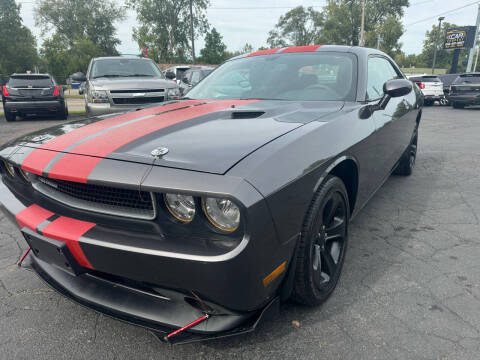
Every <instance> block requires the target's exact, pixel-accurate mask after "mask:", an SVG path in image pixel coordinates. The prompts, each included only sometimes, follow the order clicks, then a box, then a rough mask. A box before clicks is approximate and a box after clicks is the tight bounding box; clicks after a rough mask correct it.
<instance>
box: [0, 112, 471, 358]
mask: <svg viewBox="0 0 480 360" xmlns="http://www.w3.org/2000/svg"><path fill="white" fill-rule="evenodd" d="M53 123H57V122H54V121H20V122H16V123H12V124H7V123H6V122H5V121H4V120H3V119H0V142H2V143H3V142H5V141H7V140H9V139H11V138H12V137H14V136H19V135H21V134H23V133H27V132H30V131H33V130H34V129H39V128H42V127H46V126H50V125H52V124H53ZM479 168H480V108H476V109H473V108H472V109H465V110H454V109H452V108H451V107H439V106H435V107H429V108H425V110H424V114H423V119H422V123H421V127H420V137H419V153H418V158H417V165H416V168H415V170H414V174H413V175H412V176H411V177H393V176H392V177H391V178H390V179H389V180H388V181H387V183H386V184H385V185H384V186H383V187H382V188H381V189H380V190H379V192H378V193H377V194H376V195H375V196H374V197H373V198H372V200H371V201H370V203H369V204H368V205H367V206H366V207H365V208H364V209H363V211H362V212H361V213H360V214H359V216H358V217H357V218H356V219H355V220H354V221H353V223H352V225H351V228H350V244H349V249H348V254H347V260H346V263H345V267H344V270H343V275H342V279H341V281H340V284H339V287H338V288H337V289H336V291H335V292H334V294H333V296H332V297H331V298H330V299H329V301H327V302H326V303H325V304H324V305H322V306H321V307H317V308H307V307H303V306H300V305H297V304H294V303H286V304H284V305H282V310H281V313H280V314H279V315H278V316H277V318H276V319H274V320H272V321H269V322H268V323H266V324H265V325H264V326H262V327H261V328H260V329H258V330H257V331H256V332H254V333H253V334H249V335H246V336H241V337H236V338H231V339H225V340H216V341H211V342H205V343H200V344H191V345H182V346H172V345H168V344H164V343H161V342H159V341H158V340H157V339H156V338H155V337H154V336H153V335H152V334H150V333H149V332H148V331H146V330H144V329H141V328H138V327H135V326H131V325H128V324H124V323H122V322H120V321H117V320H114V319H111V318H109V317H106V316H103V315H100V314H97V313H95V312H93V311H91V310H89V309H86V308H83V307H82V306H80V305H77V304H75V303H72V302H70V301H69V300H67V299H65V298H63V297H62V296H61V295H58V294H57V293H55V292H54V291H53V290H51V289H50V288H49V287H47V286H46V285H44V284H43V283H42V281H40V280H39V279H38V278H37V276H36V275H35V274H33V273H32V272H30V271H26V270H23V269H19V268H18V267H17V266H16V265H15V264H16V262H17V260H18V259H19V257H20V256H21V254H22V253H23V251H24V250H25V249H26V243H25V241H24V240H23V239H22V237H21V236H20V233H19V232H18V230H17V229H16V228H15V227H14V226H13V225H11V224H10V223H9V222H8V221H7V219H5V218H4V217H3V216H2V215H0V319H1V321H0V358H2V359H32V358H34V359H92V358H93V359H130V358H135V359H162V358H166V359H177V358H178V359H187V358H195V359H198V358H200V359H201V358H208V359H214V358H218V359H225V358H247V359H256V358H258V359H260V358H261V359H278V358H302V359H319V358H321V359H416V360H418V359H442V360H446V359H472V360H474V359H475V360H476V359H479V358H480V260H479V259H480V235H479V234H480V222H479V217H480V191H479V186H480V172H479V171H478V169H479ZM296 321H298V322H299V324H298V323H296ZM292 322H294V323H293V324H292ZM297 325H299V326H297Z"/></svg>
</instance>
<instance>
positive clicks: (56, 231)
mask: <svg viewBox="0 0 480 360" xmlns="http://www.w3.org/2000/svg"><path fill="white" fill-rule="evenodd" d="M95 225H96V224H94V223H91V222H87V221H81V220H77V219H72V218H68V217H64V216H61V217H59V218H57V219H55V220H54V221H52V222H51V223H50V224H48V225H47V226H45V228H43V230H42V233H43V235H44V236H46V237H48V238H51V239H54V240H58V241H61V242H64V243H65V244H66V245H67V247H68V250H70V253H71V254H72V255H73V257H74V258H75V260H77V262H78V263H79V264H80V265H81V266H83V267H86V268H89V269H93V267H92V264H90V261H88V259H87V257H86V256H85V253H84V252H83V250H82V248H81V247H80V243H79V242H78V240H79V239H80V237H81V236H82V235H84V234H85V233H86V232H87V231H88V230H90V229H91V228H93V227H94V226H95Z"/></svg>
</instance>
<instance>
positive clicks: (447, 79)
mask: <svg viewBox="0 0 480 360" xmlns="http://www.w3.org/2000/svg"><path fill="white" fill-rule="evenodd" d="M457 77H458V74H442V75H438V78H439V79H440V81H441V82H442V83H443V94H444V95H445V99H447V103H449V101H448V96H449V95H450V86H451V85H452V83H453V82H454V81H455V79H456V78H457Z"/></svg>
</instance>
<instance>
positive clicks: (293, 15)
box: [267, 6, 323, 48]
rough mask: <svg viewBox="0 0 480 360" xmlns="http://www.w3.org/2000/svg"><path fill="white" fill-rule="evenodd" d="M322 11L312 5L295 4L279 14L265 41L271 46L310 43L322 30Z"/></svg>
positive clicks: (313, 41)
mask: <svg viewBox="0 0 480 360" xmlns="http://www.w3.org/2000/svg"><path fill="white" fill-rule="evenodd" d="M322 25H323V16H322V13H320V12H318V11H315V10H314V9H313V8H312V7H308V8H304V7H303V6H297V7H296V8H294V9H292V10H290V11H288V12H287V13H286V14H285V15H282V16H280V19H279V20H278V22H277V24H276V25H275V28H274V29H273V30H271V31H270V32H269V33H268V39H267V43H268V44H269V45H270V46H271V47H272V48H275V47H285V46H288V45H312V44H314V43H315V42H316V41H317V40H318V38H319V36H320V31H321V30H322Z"/></svg>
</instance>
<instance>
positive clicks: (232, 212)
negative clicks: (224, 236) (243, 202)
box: [202, 198, 240, 232]
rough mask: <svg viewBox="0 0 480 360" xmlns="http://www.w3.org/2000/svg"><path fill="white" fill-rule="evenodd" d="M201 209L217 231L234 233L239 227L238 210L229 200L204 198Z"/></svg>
mask: <svg viewBox="0 0 480 360" xmlns="http://www.w3.org/2000/svg"><path fill="white" fill-rule="evenodd" d="M202 207H203V211H204V213H205V216H206V217H207V219H208V221H210V223H211V224H212V225H213V226H215V227H216V228H217V229H219V230H222V231H226V232H234V231H235V230H237V229H238V226H239V225H240V209H239V207H238V206H237V205H235V204H234V203H233V202H232V201H231V200H228V199H220V198H205V199H203V200H202Z"/></svg>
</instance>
